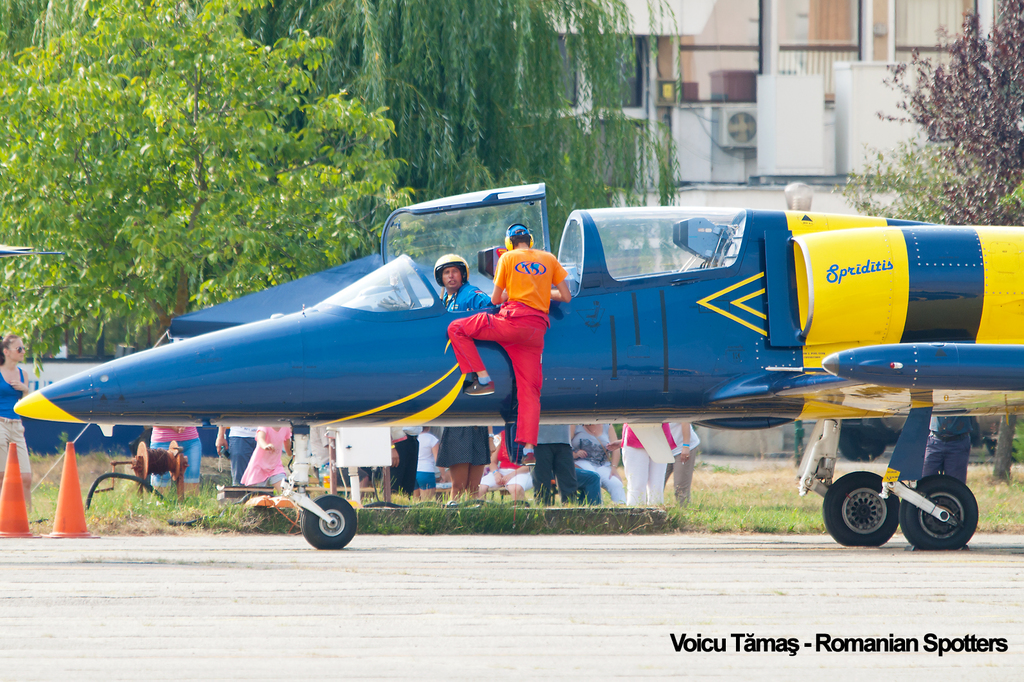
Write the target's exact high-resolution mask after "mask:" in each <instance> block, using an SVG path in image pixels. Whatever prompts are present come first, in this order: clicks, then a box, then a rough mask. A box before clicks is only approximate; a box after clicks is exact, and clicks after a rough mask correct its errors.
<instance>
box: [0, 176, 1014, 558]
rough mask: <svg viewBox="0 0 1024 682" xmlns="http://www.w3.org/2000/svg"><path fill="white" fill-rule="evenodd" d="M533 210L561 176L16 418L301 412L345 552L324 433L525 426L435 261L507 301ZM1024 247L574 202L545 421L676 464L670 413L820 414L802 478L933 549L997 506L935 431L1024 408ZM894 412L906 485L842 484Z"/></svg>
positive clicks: (886, 223) (954, 541)
mask: <svg viewBox="0 0 1024 682" xmlns="http://www.w3.org/2000/svg"><path fill="white" fill-rule="evenodd" d="M516 222H518V223H523V224H525V225H528V226H529V227H531V228H532V229H533V231H534V234H535V235H536V239H537V242H538V243H537V247H539V248H547V247H548V241H549V240H548V234H549V232H548V225H547V213H546V200H545V190H544V185H542V184H541V185H533V186H525V187H514V188H505V189H497V190H493V191H487V192H480V193H474V194H468V195H461V196H456V197H450V198H446V199H440V200H437V201H431V202H426V203H422V204H417V205H414V206H410V207H407V208H403V209H399V210H397V211H395V212H394V213H393V214H392V215H391V216H390V218H389V219H388V221H387V224H386V226H385V228H384V233H383V237H382V244H381V248H382V253H383V257H384V262H385V265H384V266H383V267H381V268H380V269H379V270H377V271H375V272H373V273H372V274H370V275H368V276H367V277H365V278H364V279H362V280H360V281H358V282H356V283H354V284H352V285H351V286H349V287H347V288H345V289H343V290H342V291H340V292H338V293H337V294H335V295H334V296H331V297H330V298H328V299H327V300H326V301H323V302H322V303H320V304H319V305H316V306H314V307H310V308H308V309H306V310H303V311H302V312H300V313H295V314H291V315H287V316H283V317H277V318H276V319H269V320H264V321H260V322H255V323H251V324H247V325H243V326H240V327H235V328H232V329H227V330H223V331H219V332H214V333H210V334H206V335H203V336H200V337H196V338H194V339H191V340H187V341H184V342H180V343H174V344H170V345H168V346H164V347H160V348H155V349H153V350H148V351H145V352H142V353H137V354H135V355H131V356H128V357H125V358H121V359H118V360H115V361H113V362H110V363H107V364H104V365H102V366H100V367H97V368H96V369H93V370H91V371H89V372H84V373H82V374H79V375H77V376H75V377H71V378H69V379H66V380H63V381H60V382H57V383H55V384H52V385H50V386H47V387H46V388H44V389H42V390H41V391H38V392H36V393H34V394H32V395H30V396H28V397H27V398H25V399H24V400H22V401H21V402H20V403H18V405H17V407H16V410H17V412H18V413H19V414H21V415H24V416H26V417H32V418H35V419H50V420H59V421H80V422H95V423H99V424H151V423H154V422H156V423H161V424H180V425H186V424H196V425H200V424H204V425H211V424H226V425H231V424H237V425H246V424H248V425H255V424H267V423H290V424H291V425H292V426H293V427H294V431H295V433H296V452H297V456H296V459H295V464H294V465H293V471H292V474H291V476H290V479H289V481H288V485H287V486H286V494H287V495H289V496H291V497H292V498H293V499H294V500H295V501H296V502H297V503H298V504H299V505H300V506H301V507H302V508H303V513H302V527H303V533H304V535H305V536H306V538H307V540H309V541H310V542H311V544H313V545H314V546H316V547H321V548H340V547H344V546H345V545H346V544H347V543H348V542H349V540H350V539H351V538H352V536H353V534H354V533H355V530H356V528H355V514H354V512H353V511H352V509H351V507H350V506H349V505H348V503H347V502H346V501H345V500H343V499H342V498H339V497H335V496H324V497H320V498H318V499H317V500H315V501H314V500H312V499H310V498H309V497H308V496H307V495H306V492H305V490H306V486H307V484H308V482H309V464H308V454H307V453H308V447H307V443H308V441H307V436H306V435H305V434H306V433H308V427H309V426H310V425H321V424H335V425H342V426H365V425H385V424H390V425H395V424H433V425H441V426H449V425H472V424H496V423H501V422H502V421H511V415H512V413H513V411H514V404H513V399H512V397H513V395H514V387H513V384H512V372H511V366H510V364H509V362H508V358H507V356H505V355H504V354H503V352H502V350H501V349H500V347H498V346H497V345H495V344H489V343H482V344H480V346H481V354H482V357H483V359H484V362H485V363H486V364H487V367H488V368H489V369H490V371H491V374H492V376H493V377H494V379H495V382H496V391H495V393H494V395H493V396H488V397H469V396H464V395H463V394H462V387H463V376H462V374H461V373H460V372H459V370H458V366H457V364H456V362H455V358H454V355H453V353H452V350H451V347H450V345H449V344H448V338H447V332H446V330H447V326H448V324H449V322H451V320H452V319H454V317H455V316H456V315H460V314H466V313H448V312H446V311H445V309H444V307H443V306H442V304H441V301H440V297H439V293H440V291H439V289H438V288H437V287H436V286H435V284H434V279H433V276H432V267H433V263H434V261H435V260H436V259H437V258H438V257H439V256H440V255H442V254H445V253H453V252H454V253H458V254H460V255H462V256H463V257H465V258H466V259H467V260H468V261H469V262H471V263H477V265H478V268H476V270H475V271H474V272H473V273H472V275H471V281H473V282H475V283H476V284H477V285H479V286H480V287H481V288H482V289H484V290H485V291H488V292H489V291H490V288H491V282H490V280H489V278H488V273H489V272H491V268H492V267H493V262H494V258H495V255H496V254H495V249H494V247H495V245H498V244H500V243H501V242H502V240H503V235H504V229H505V228H506V227H507V226H508V225H509V224H511V223H516ZM1022 244H1024V230H1021V229H1017V228H1002V227H945V226H933V225H921V224H917V223H908V222H901V221H896V220H887V219H883V218H869V217H855V216H840V215H824V214H818V213H800V212H782V211H761V210H737V209H709V208H677V207H662V208H606V209H597V210H578V211H575V212H573V213H572V214H571V215H570V216H569V218H568V220H567V222H566V224H565V227H564V229H563V231H562V236H561V243H560V245H559V248H558V258H559V260H560V261H561V262H562V263H563V264H564V265H565V267H566V269H567V270H568V272H569V276H570V283H571V285H570V288H571V291H572V295H573V297H572V302H571V303H568V304H559V303H554V304H553V305H552V310H551V328H550V330H549V331H548V333H547V337H546V346H545V351H544V387H543V394H542V416H541V419H542V421H543V422H546V423H573V422H575V423H589V422H623V421H628V422H630V423H631V424H635V425H641V426H639V428H638V435H639V436H640V438H641V440H642V441H643V442H644V444H645V446H646V447H647V449H648V451H649V452H650V453H651V454H652V457H655V458H658V459H666V458H670V454H669V452H668V447H667V444H665V442H664V438H663V437H662V436H660V434H661V429H660V428H659V427H658V426H657V425H658V424H660V423H661V422H663V421H668V420H679V419H685V420H692V421H695V422H696V423H698V424H703V425H706V426H709V427H716V428H724V429H759V428H765V427H769V426H775V425H779V424H784V423H787V422H791V421H793V420H795V419H812V420H817V426H816V428H815V431H814V434H813V435H812V438H811V442H810V445H808V447H807V450H806V452H805V454H804V458H803V463H802V464H801V470H800V473H801V479H800V484H799V489H800V493H801V494H805V493H807V492H809V491H814V492H817V493H819V494H821V495H823V496H824V504H823V514H824V519H825V525H826V527H827V528H828V531H829V533H831V535H832V536H833V537H834V538H835V539H836V540H837V541H838V542H840V543H842V544H844V545H852V546H878V545H882V544H883V543H885V542H886V541H888V540H889V538H890V537H892V535H893V534H894V533H895V531H896V527H897V524H902V529H903V533H904V535H905V536H906V537H907V538H908V539H909V540H910V542H912V543H913V544H914V545H916V546H918V547H922V548H932V549H950V548H959V547H962V546H964V545H965V544H966V543H967V541H968V540H969V539H970V538H971V536H972V535H973V533H974V530H975V528H976V525H977V518H978V511H977V504H976V502H975V499H974V496H973V495H972V493H971V491H970V490H969V489H968V488H967V487H966V486H965V485H963V484H962V483H960V482H959V481H956V480H954V479H952V478H950V477H947V476H933V477H926V478H922V475H921V467H922V461H923V451H924V442H925V438H926V436H927V433H928V422H929V418H930V417H931V415H932V414H933V413H935V414H997V413H998V414H1003V413H1007V412H1015V411H1019V410H1021V408H1022V405H1024V393H1022V392H1021V391H1022V390H1024V369H1022V368H1024V346H1021V345H1020V344H1021V343H1022V342H1024V290H1022V287H1024V278H1022V277H1021V274H1022V263H1021V245H1022ZM502 368H506V369H504V370H502ZM895 414H907V415H908V419H907V425H906V427H905V428H904V431H903V433H902V435H901V437H900V440H899V442H898V443H897V446H896V449H895V452H894V454H893V456H892V459H891V460H890V463H889V468H888V471H887V472H886V474H885V476H884V477H880V476H878V475H877V474H874V473H870V472H855V473H851V474H847V475H846V476H843V477H842V478H839V479H838V480H835V481H833V467H834V464H835V458H836V451H837V440H838V432H839V427H840V424H841V420H842V419H844V418H860V417H880V416H886V415H895ZM499 415H502V416H501V417H499ZM642 425H647V426H642Z"/></svg>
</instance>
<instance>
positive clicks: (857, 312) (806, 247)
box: [793, 227, 909, 345]
mask: <svg viewBox="0 0 1024 682" xmlns="http://www.w3.org/2000/svg"><path fill="white" fill-rule="evenodd" d="M793 261H794V264H795V267H796V283H797V296H798V303H799V311H800V318H799V319H800V329H801V332H802V334H803V336H804V340H805V342H806V343H807V344H808V345H814V344H822V343H837V342H841V341H846V342H863V343H872V344H874V343H899V340H900V336H901V335H902V333H903V323H904V321H905V319H906V316H907V295H908V289H909V279H908V276H907V248H906V243H905V242H904V240H903V232H902V230H901V229H900V228H895V227H865V228H857V229H851V230H838V231H834V232H819V233H815V234H806V235H803V236H799V237H794V238H793Z"/></svg>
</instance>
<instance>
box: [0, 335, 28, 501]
mask: <svg viewBox="0 0 1024 682" xmlns="http://www.w3.org/2000/svg"><path fill="white" fill-rule="evenodd" d="M0 349H2V350H3V355H4V357H3V363H2V364H0V376H2V377H3V381H0V481H2V480H3V474H4V471H6V469H7V450H8V449H9V448H10V446H11V443H14V444H15V446H17V448H18V468H19V469H21V485H22V487H23V488H24V489H25V506H26V507H28V508H31V507H32V465H31V464H30V463H29V461H28V448H27V447H26V446H25V426H24V425H23V424H22V423H21V418H20V417H19V416H18V415H17V414H15V413H14V404H15V403H16V402H18V401H19V400H21V399H22V397H24V396H26V395H28V394H29V392H30V389H29V387H28V385H27V384H26V383H25V372H24V371H22V369H21V367H19V366H18V365H19V363H21V362H22V361H24V360H25V344H24V343H22V341H21V337H20V336H17V335H15V334H8V335H7V336H5V337H4V338H3V341H2V342H0Z"/></svg>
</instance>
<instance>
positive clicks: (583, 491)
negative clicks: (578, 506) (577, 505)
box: [576, 469, 601, 506]
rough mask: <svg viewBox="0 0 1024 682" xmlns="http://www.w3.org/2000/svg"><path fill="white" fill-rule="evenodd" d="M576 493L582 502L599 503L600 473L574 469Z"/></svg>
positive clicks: (597, 504)
mask: <svg viewBox="0 0 1024 682" xmlns="http://www.w3.org/2000/svg"><path fill="white" fill-rule="evenodd" d="M576 485H577V486H578V487H577V489H576V490H577V494H578V495H579V498H580V502H582V503H584V504H592V505H596V506H600V505H601V475H600V474H595V473H594V472H593V471H587V470H586V469H577V470H576Z"/></svg>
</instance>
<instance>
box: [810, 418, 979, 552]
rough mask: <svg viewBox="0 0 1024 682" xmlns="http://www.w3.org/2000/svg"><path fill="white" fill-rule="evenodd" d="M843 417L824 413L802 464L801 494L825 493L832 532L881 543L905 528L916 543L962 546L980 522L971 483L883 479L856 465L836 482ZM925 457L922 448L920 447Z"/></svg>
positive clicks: (848, 542) (840, 538)
mask: <svg viewBox="0 0 1024 682" xmlns="http://www.w3.org/2000/svg"><path fill="white" fill-rule="evenodd" d="M839 428H840V423H839V421H837V420H834V419H820V420H818V423H817V425H816V426H815V428H814V432H813V433H812V434H811V439H810V443H809V444H808V446H807V449H806V450H805V451H804V457H803V461H802V463H801V466H800V472H801V476H800V485H799V490H800V495H806V494H807V492H808V491H812V490H813V491H814V492H816V493H818V494H820V495H822V497H824V502H823V504H822V510H821V511H822V516H823V518H824V521H825V528H826V529H827V530H828V533H829V535H831V536H832V538H833V539H834V540H835V541H836V542H838V543H839V544H841V545H845V546H847V547H880V546H881V545H884V544H885V543H886V542H888V541H889V539H890V538H891V537H892V536H893V534H894V533H895V532H896V527H897V525H898V526H900V527H901V528H902V529H903V535H904V537H906V539H907V541H908V542H910V543H911V544H912V545H914V546H915V547H917V548H918V549H960V548H962V547H964V546H965V545H966V544H967V542H968V541H969V540H970V539H971V537H972V536H973V535H974V531H975V530H976V529H977V527H978V503H977V501H976V500H975V498H974V494H973V493H971V491H970V489H969V488H968V487H967V486H966V485H964V484H963V483H961V482H960V481H958V480H956V479H954V478H951V477H949V476H927V477H925V478H922V479H921V480H920V481H917V482H916V483H915V482H912V481H911V482H899V481H894V482H889V481H887V482H884V483H883V481H882V477H881V476H879V475H878V474H874V473H871V472H868V471H855V472H853V473H850V474H847V475H845V476H843V477H842V478H840V479H839V480H837V481H835V482H833V481H832V476H833V472H834V470H835V462H836V452H837V449H838V447H837V446H838V443H839ZM922 457H923V450H922Z"/></svg>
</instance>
